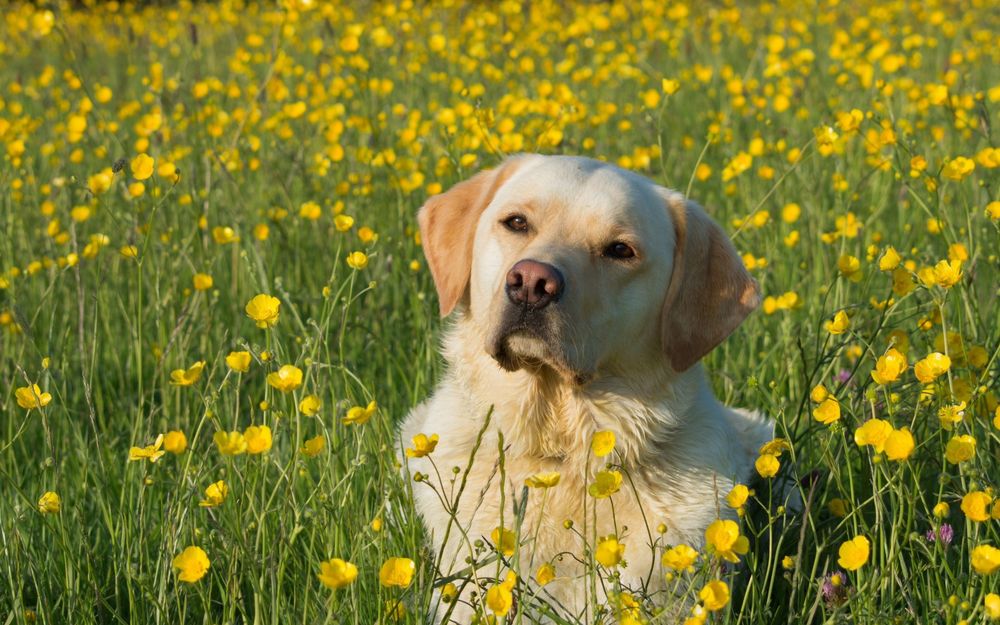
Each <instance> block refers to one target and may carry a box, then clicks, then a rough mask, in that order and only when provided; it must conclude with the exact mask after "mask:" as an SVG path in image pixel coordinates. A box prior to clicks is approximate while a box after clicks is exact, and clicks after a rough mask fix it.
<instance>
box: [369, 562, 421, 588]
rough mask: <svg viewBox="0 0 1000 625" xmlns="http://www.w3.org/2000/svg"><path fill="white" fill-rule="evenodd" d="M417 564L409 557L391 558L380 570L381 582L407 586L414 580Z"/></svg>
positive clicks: (399, 586) (389, 585)
mask: <svg viewBox="0 0 1000 625" xmlns="http://www.w3.org/2000/svg"><path fill="white" fill-rule="evenodd" d="M416 570H417V565H416V564H415V563H414V562H413V560H411V559H409V558H389V559H388V560H386V561H385V562H383V563H382V568H381V569H379V572H378V580H379V582H380V583H381V584H382V585H383V586H386V587H393V586H395V587H397V588H406V587H408V586H409V585H410V583H411V582H412V581H413V573H414V572H415V571H416Z"/></svg>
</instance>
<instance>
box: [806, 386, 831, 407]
mask: <svg viewBox="0 0 1000 625" xmlns="http://www.w3.org/2000/svg"><path fill="white" fill-rule="evenodd" d="M829 396H830V391H828V390H826V387H825V386H823V385H822V384H817V385H816V386H814V387H813V388H812V390H811V391H809V399H811V400H812V401H813V403H816V404H819V403H822V402H823V400H824V399H826V398H827V397H829Z"/></svg>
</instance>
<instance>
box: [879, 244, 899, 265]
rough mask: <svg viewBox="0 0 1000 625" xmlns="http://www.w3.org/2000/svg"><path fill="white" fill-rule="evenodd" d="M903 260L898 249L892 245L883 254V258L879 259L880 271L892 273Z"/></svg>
mask: <svg viewBox="0 0 1000 625" xmlns="http://www.w3.org/2000/svg"><path fill="white" fill-rule="evenodd" d="M902 260H903V259H902V257H901V256H900V255H899V252H897V251H896V248H894V247H893V246H891V245H890V246H888V247H886V248H885V251H884V252H882V257H881V258H879V259H878V268H879V270H880V271H892V270H893V269H895V268H896V267H898V266H899V263H901V262H902Z"/></svg>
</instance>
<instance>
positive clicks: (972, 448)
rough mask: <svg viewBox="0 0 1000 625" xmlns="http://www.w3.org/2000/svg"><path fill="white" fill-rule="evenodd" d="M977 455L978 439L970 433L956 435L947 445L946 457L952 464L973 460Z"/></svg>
mask: <svg viewBox="0 0 1000 625" xmlns="http://www.w3.org/2000/svg"><path fill="white" fill-rule="evenodd" d="M975 455H976V439H975V438H973V437H972V436H970V435H968V434H963V435H961V436H955V437H953V438H952V439H951V440H950V441H948V444H947V445H945V449H944V457H945V460H947V461H948V462H950V463H951V464H959V463H962V462H966V461H969V460H972V458H974V457H975Z"/></svg>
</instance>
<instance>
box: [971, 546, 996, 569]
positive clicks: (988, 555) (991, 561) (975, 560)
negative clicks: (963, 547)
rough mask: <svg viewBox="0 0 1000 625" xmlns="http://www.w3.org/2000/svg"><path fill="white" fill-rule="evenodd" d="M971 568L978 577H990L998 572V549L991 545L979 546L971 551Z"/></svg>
mask: <svg viewBox="0 0 1000 625" xmlns="http://www.w3.org/2000/svg"><path fill="white" fill-rule="evenodd" d="M970 560H971V563H972V568H973V569H974V570H975V571H976V573H979V574H980V575H992V574H993V573H996V572H997V571H998V570H1000V549H997V548H996V547H993V546H992V545H979V546H978V547H976V548H975V549H973V550H972V554H971V558H970Z"/></svg>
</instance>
